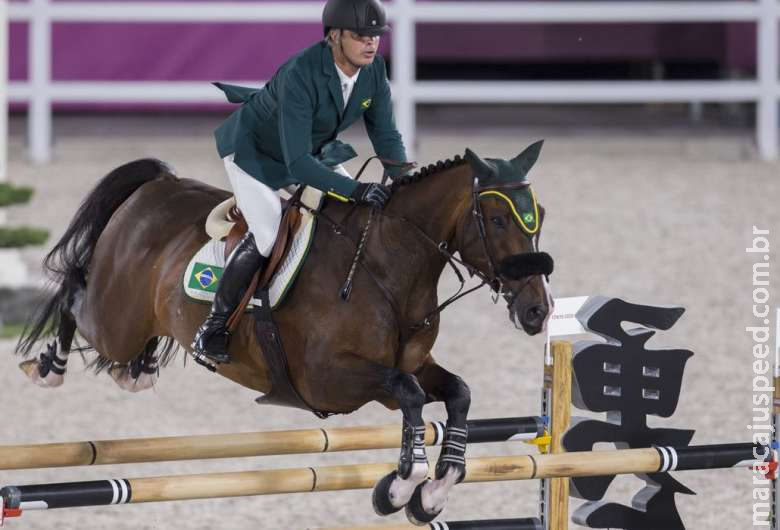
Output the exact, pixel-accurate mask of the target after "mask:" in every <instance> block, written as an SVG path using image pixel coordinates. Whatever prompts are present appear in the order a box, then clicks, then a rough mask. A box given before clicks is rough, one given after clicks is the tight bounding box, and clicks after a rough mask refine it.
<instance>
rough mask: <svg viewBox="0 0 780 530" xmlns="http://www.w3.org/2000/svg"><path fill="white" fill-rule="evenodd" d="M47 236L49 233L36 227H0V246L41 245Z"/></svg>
mask: <svg viewBox="0 0 780 530" xmlns="http://www.w3.org/2000/svg"><path fill="white" fill-rule="evenodd" d="M48 238H49V233H48V232H47V231H46V230H40V229H38V228H0V248H17V247H25V246H28V245H42V244H44V243H45V242H46V240H47V239H48Z"/></svg>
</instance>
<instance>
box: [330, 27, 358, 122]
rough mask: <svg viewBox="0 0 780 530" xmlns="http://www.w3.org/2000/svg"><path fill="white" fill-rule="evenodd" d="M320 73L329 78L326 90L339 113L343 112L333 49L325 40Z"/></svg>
mask: <svg viewBox="0 0 780 530" xmlns="http://www.w3.org/2000/svg"><path fill="white" fill-rule="evenodd" d="M322 73H323V74H325V75H326V76H327V77H328V78H329V79H328V90H329V91H330V95H331V97H333V102H334V103H335V104H336V107H337V108H338V109H339V114H343V111H344V98H343V96H342V95H341V81H340V80H339V76H338V74H337V73H336V61H335V60H334V59H333V51H332V50H331V49H330V46H328V44H327V43H326V42H325V41H323V42H322ZM358 80H360V77H358ZM355 85H357V83H355Z"/></svg>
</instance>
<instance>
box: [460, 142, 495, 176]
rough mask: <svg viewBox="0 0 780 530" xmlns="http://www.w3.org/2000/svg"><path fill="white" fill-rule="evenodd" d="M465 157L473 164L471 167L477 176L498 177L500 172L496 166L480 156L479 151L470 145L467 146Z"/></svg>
mask: <svg viewBox="0 0 780 530" xmlns="http://www.w3.org/2000/svg"><path fill="white" fill-rule="evenodd" d="M463 158H465V159H466V160H467V161H468V163H469V164H470V165H471V169H473V170H474V174H476V175H477V176H484V177H496V176H497V175H498V172H497V171H496V168H495V166H493V164H490V163H489V162H487V161H485V160H483V159H482V158H480V156H479V155H478V154H477V153H475V152H474V151H472V150H471V149H469V148H468V147H467V148H466V155H465V156H464V157H463Z"/></svg>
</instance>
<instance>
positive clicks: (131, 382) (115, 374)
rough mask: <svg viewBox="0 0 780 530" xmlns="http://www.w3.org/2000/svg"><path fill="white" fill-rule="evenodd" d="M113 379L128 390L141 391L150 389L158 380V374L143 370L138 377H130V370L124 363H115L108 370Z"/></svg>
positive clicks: (123, 388)
mask: <svg viewBox="0 0 780 530" xmlns="http://www.w3.org/2000/svg"><path fill="white" fill-rule="evenodd" d="M108 374H109V375H110V376H111V379H113V380H114V382H115V383H116V384H117V385H118V386H119V388H121V389H122V390H125V391H127V392H140V391H142V390H148V389H150V388H152V387H153V386H154V384H155V383H156V382H157V374H147V373H144V372H141V374H140V375H139V376H138V378H137V379H133V378H132V377H130V370H129V369H128V368H127V366H124V365H115V366H112V367H111V368H110V369H109V370H108Z"/></svg>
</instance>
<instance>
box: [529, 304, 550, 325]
mask: <svg viewBox="0 0 780 530" xmlns="http://www.w3.org/2000/svg"><path fill="white" fill-rule="evenodd" d="M545 316H547V309H545V307H544V305H542V304H535V305H532V306H531V307H529V308H528V309H526V310H525V321H526V322H538V321H540V320H543V319H544V317H545Z"/></svg>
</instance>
